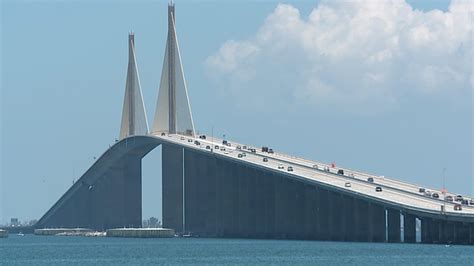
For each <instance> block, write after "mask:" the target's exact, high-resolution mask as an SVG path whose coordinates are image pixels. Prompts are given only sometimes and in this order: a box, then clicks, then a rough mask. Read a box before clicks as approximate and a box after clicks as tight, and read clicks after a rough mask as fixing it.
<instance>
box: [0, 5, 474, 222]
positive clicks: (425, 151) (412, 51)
mask: <svg viewBox="0 0 474 266" xmlns="http://www.w3.org/2000/svg"><path fill="white" fill-rule="evenodd" d="M380 3H382V4H380ZM468 3H469V2H468V1H457V2H453V3H451V2H450V1H409V2H408V3H406V2H404V1H395V2H391V1H365V2H353V1H352V2H344V1H338V2H336V3H334V2H332V3H329V2H325V1H323V2H319V1H300V2H285V3H283V4H282V3H279V2H275V1H256V2H254V1H243V2H240V1H230V2H218V1H205V2H199V1H179V2H178V3H177V4H176V20H177V23H176V24H177V25H176V26H177V30H178V37H179V41H180V48H181V55H182V59H183V65H184V71H185V74H186V79H187V82H188V90H189V97H190V102H191V107H192V110H193V114H194V121H195V125H196V128H197V129H198V130H200V131H201V132H204V133H210V131H211V128H212V127H214V133H215V134H216V135H217V134H219V135H222V134H226V136H227V137H228V138H229V139H231V140H237V141H239V142H244V143H249V144H253V145H258V146H260V145H269V146H271V147H274V149H276V150H279V151H282V152H286V153H289V154H293V155H298V156H302V157H304V158H309V159H315V160H321V161H325V162H336V163H337V164H339V165H344V166H346V167H350V168H355V169H360V170H365V171H368V172H372V173H377V174H380V175H385V176H390V177H395V178H397V179H401V180H405V181H410V182H412V183H416V184H423V185H425V186H430V187H434V188H440V187H441V186H442V169H443V168H447V171H446V180H447V181H446V183H447V188H448V190H450V191H455V192H459V193H464V194H470V195H473V194H474V182H473V168H472V165H473V157H472V156H473V155H472V151H473V141H472V135H473V130H472V125H473V116H472V103H473V98H472V97H473V96H472V77H471V76H472V21H471V23H469V20H468V21H467V23H463V22H465V21H464V20H465V16H464V15H465V13H466V12H465V11H464V10H467V8H471V10H472V5H471V6H470V7H469V6H467V5H466V4H468ZM463 4H465V5H463ZM166 8H167V4H166V1H138V2H135V1H133V2H132V1H118V2H115V1H114V2H112V1H97V2H96V1H94V2H93V1H85V2H79V1H73V2H66V1H8V0H7V1H3V2H2V10H1V14H2V15H1V26H2V35H1V125H0V126H1V147H2V148H1V178H0V181H1V182H0V223H5V222H7V221H8V220H9V219H10V217H19V218H20V219H21V220H27V219H36V218H39V217H40V216H41V215H42V214H43V213H44V212H45V211H46V210H47V209H48V208H49V207H50V206H51V205H52V204H53V203H54V202H55V201H56V200H57V199H58V198H59V197H60V196H61V195H62V193H64V192H65V191H66V190H67V188H68V187H69V186H71V184H72V180H73V179H75V180H77V179H78V177H80V175H81V174H82V173H84V172H85V171H86V170H87V168H88V167H89V166H90V165H91V164H92V162H93V160H94V159H93V158H94V157H96V156H99V155H100V154H101V153H102V152H103V151H105V149H106V148H107V147H108V145H109V144H112V143H113V141H114V139H115V138H117V137H118V134H119V128H120V118H121V110H122V102H123V93H124V88H125V75H126V69H127V59H128V57H127V52H128V50H127V33H128V32H129V31H130V30H133V31H134V32H135V34H136V37H135V42H136V53H137V63H138V68H139V72H140V78H141V85H142V90H143V95H144V99H145V105H146V108H147V114H148V120H149V121H152V118H153V114H154V111H155V104H156V97H157V93H158V85H159V79H160V75H161V67H162V60H163V54H164V45H165V39H166V30H167V26H166V23H167V17H166V15H167V13H166ZM435 9H436V10H435ZM396 12H399V13H396ZM365 18H370V19H365ZM466 36H468V37H466ZM469 36H471V37H469ZM224 129H225V130H224ZM160 170H161V156H160V150H159V149H156V150H155V151H153V152H152V153H151V154H149V155H148V156H147V157H146V158H145V159H144V161H143V171H144V177H143V178H144V196H143V201H144V209H143V215H144V216H145V217H148V216H152V215H154V216H161V174H160Z"/></svg>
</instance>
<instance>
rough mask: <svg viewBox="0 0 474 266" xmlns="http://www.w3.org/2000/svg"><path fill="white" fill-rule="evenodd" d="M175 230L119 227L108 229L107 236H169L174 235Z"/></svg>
mask: <svg viewBox="0 0 474 266" xmlns="http://www.w3.org/2000/svg"><path fill="white" fill-rule="evenodd" d="M174 234H175V233H174V230H173V229H168V228H117V229H108V230H107V233H106V236H107V237H135V238H169V237H174Z"/></svg>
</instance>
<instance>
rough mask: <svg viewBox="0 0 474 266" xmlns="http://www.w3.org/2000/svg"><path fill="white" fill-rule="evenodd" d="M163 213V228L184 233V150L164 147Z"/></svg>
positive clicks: (168, 146)
mask: <svg viewBox="0 0 474 266" xmlns="http://www.w3.org/2000/svg"><path fill="white" fill-rule="evenodd" d="M162 153H163V156H162V181H161V182H162V190H163V196H162V197H163V200H162V207H163V209H162V212H163V227H166V228H173V229H174V230H175V231H176V233H182V232H184V230H185V229H184V228H183V226H184V219H183V218H184V217H183V149H182V148H180V147H176V146H171V145H167V144H163V145H162Z"/></svg>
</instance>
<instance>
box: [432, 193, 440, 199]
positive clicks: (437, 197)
mask: <svg viewBox="0 0 474 266" xmlns="http://www.w3.org/2000/svg"><path fill="white" fill-rule="evenodd" d="M431 196H432V197H433V198H435V199H439V194H438V193H433V194H431Z"/></svg>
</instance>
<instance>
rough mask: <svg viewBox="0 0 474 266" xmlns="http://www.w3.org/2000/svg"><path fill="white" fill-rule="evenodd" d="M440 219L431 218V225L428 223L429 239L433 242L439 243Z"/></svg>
mask: <svg viewBox="0 0 474 266" xmlns="http://www.w3.org/2000/svg"><path fill="white" fill-rule="evenodd" d="M439 224H440V221H439V220H436V219H432V220H431V225H430V234H431V240H432V241H433V243H439V242H440V240H441V239H440V230H439V229H440V226H439Z"/></svg>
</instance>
